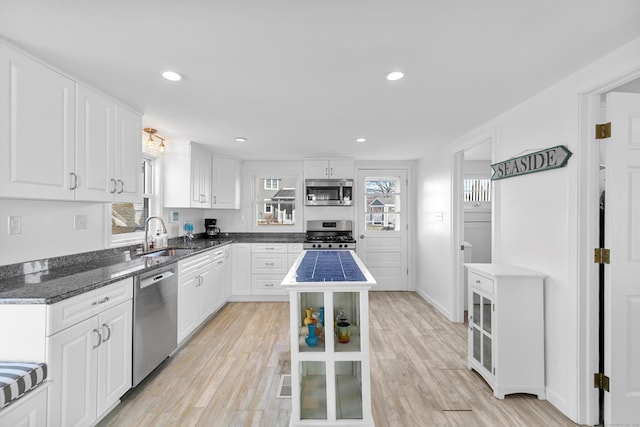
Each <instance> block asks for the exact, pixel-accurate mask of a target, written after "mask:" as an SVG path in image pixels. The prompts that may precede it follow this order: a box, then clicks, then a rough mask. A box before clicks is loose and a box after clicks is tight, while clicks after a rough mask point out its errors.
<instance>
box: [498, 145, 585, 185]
mask: <svg viewBox="0 0 640 427" xmlns="http://www.w3.org/2000/svg"><path fill="white" fill-rule="evenodd" d="M571 154H572V153H571V151H569V149H568V148H567V147H565V146H564V145H558V146H557V147H552V148H547V149H545V150H541V151H536V152H535V153H530V154H525V155H524V156H519V157H514V158H512V159H508V160H505V161H503V162H499V163H495V164H493V165H491V169H493V175H492V176H491V180H492V181H497V180H499V179H505V178H511V177H514V176H518V175H525V174H528V173H535V172H542V171H546V170H551V169H557V168H562V167H565V166H566V165H567V161H568V160H569V157H571Z"/></svg>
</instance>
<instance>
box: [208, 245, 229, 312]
mask: <svg viewBox="0 0 640 427" xmlns="http://www.w3.org/2000/svg"><path fill="white" fill-rule="evenodd" d="M230 257H231V247H230V246H223V247H221V248H217V249H214V250H213V254H212V258H213V261H212V263H211V273H212V276H213V277H212V281H213V311H217V310H218V309H219V308H221V307H222V306H223V305H224V303H225V302H227V300H228V299H229V297H230V296H231V259H230Z"/></svg>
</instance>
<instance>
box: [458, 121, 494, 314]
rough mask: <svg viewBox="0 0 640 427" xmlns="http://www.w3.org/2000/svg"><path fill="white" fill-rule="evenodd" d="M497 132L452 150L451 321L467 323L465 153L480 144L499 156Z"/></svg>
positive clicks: (492, 252) (492, 233) (492, 201)
mask: <svg viewBox="0 0 640 427" xmlns="http://www.w3.org/2000/svg"><path fill="white" fill-rule="evenodd" d="M496 141H497V139H496V133H495V130H494V131H491V132H488V133H483V134H480V135H477V136H475V137H473V138H471V139H469V140H467V141H465V142H463V143H461V144H459V145H456V146H455V148H454V150H453V162H452V164H453V171H452V177H451V217H452V218H451V244H452V248H451V253H453V282H454V286H453V304H452V307H453V310H452V312H451V318H452V321H454V322H458V323H462V322H463V321H464V310H465V307H464V266H463V265H462V264H463V263H464V251H462V250H461V246H462V243H463V236H464V203H463V200H462V196H463V194H462V192H463V188H462V184H463V181H464V166H463V162H464V152H465V151H466V150H469V149H471V148H474V147H476V146H478V145H481V144H491V159H492V161H493V159H495V154H496ZM496 195H497V188H496V186H492V188H491V260H492V262H497V261H496V253H495V248H496V244H495V243H496V238H495V236H496V228H497V227H496V226H497V222H496V211H497V209H496V201H497V197H496Z"/></svg>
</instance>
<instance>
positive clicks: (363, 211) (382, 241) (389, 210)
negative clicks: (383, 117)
mask: <svg viewBox="0 0 640 427" xmlns="http://www.w3.org/2000/svg"><path fill="white" fill-rule="evenodd" d="M406 184H407V172H406V170H365V169H361V170H358V179H357V184H356V186H357V193H356V194H359V195H361V196H359V197H358V198H357V200H356V222H357V225H358V233H357V234H358V237H359V238H358V246H357V250H358V256H359V257H360V258H361V259H362V261H363V262H364V264H365V265H366V266H367V268H368V269H369V271H370V272H371V274H372V275H373V277H374V278H375V279H376V281H377V282H378V284H377V286H376V287H375V288H374V290H383V291H388V290H408V287H409V285H408V270H407V258H408V256H407V250H408V249H407V226H406V221H407V212H406V211H407V200H406V194H407V192H406ZM403 198H404V200H403Z"/></svg>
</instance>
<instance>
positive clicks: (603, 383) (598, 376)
mask: <svg viewBox="0 0 640 427" xmlns="http://www.w3.org/2000/svg"><path fill="white" fill-rule="evenodd" d="M593 388H599V389H602V390H604V391H609V377H608V376H606V375H605V374H602V373H600V372H596V373H595V374H593Z"/></svg>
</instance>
